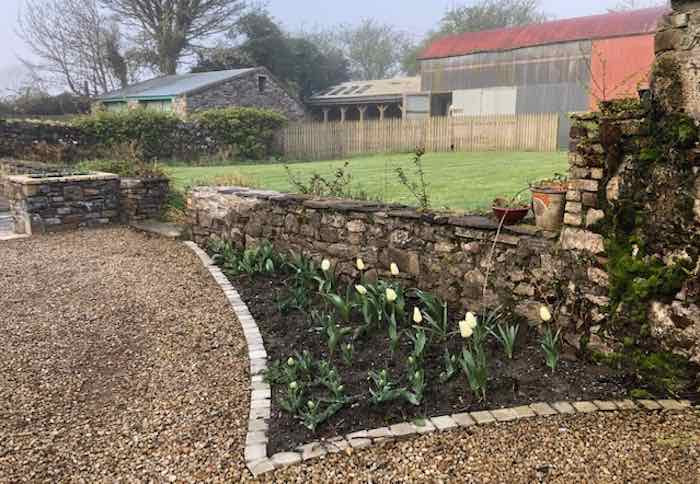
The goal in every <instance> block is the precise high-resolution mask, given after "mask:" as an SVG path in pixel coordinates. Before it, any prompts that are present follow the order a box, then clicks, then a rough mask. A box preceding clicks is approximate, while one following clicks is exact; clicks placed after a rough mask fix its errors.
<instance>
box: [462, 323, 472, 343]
mask: <svg viewBox="0 0 700 484" xmlns="http://www.w3.org/2000/svg"><path fill="white" fill-rule="evenodd" d="M459 332H460V334H461V335H462V338H464V339H467V338H470V337H471V335H472V334H474V329H473V328H472V327H471V326H470V325H469V322H468V321H460V322H459Z"/></svg>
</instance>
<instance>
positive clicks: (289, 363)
mask: <svg viewBox="0 0 700 484" xmlns="http://www.w3.org/2000/svg"><path fill="white" fill-rule="evenodd" d="M294 363H295V361H294V358H292V357H291V356H290V357H289V359H288V360H287V365H289V366H294Z"/></svg>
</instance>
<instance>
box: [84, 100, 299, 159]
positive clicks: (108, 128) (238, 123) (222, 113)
mask: <svg viewBox="0 0 700 484" xmlns="http://www.w3.org/2000/svg"><path fill="white" fill-rule="evenodd" d="M285 123H286V118H285V117H284V116H282V115H280V114H278V113H277V112H275V111H271V110H265V109H256V108H226V109H214V110H210V111H203V112H201V113H197V114H195V115H193V116H192V117H191V119H190V120H188V121H182V120H181V119H180V118H178V117H177V116H175V115H174V114H170V113H163V112H158V111H149V110H146V109H134V110H129V111H123V112H100V113H97V114H95V115H92V116H84V117H81V118H78V119H77V120H75V121H73V123H72V124H73V125H74V126H75V127H77V128H80V129H81V130H82V131H83V132H84V133H85V135H86V136H87V137H89V138H91V139H92V140H94V142H96V143H98V144H101V145H104V146H106V147H110V146H116V145H132V146H133V147H134V148H136V149H138V151H140V153H141V155H142V157H143V158H144V160H146V161H151V160H157V159H161V160H162V159H172V158H175V157H180V158H187V157H198V156H201V155H203V154H204V155H214V154H216V153H217V152H219V151H223V150H226V149H228V150H231V151H233V152H234V153H235V154H236V156H237V157H238V158H240V159H246V160H260V159H265V158H268V157H269V156H270V155H271V154H272V153H273V145H274V139H275V133H276V131H277V130H279V129H280V128H281V127H283V126H284V125H285Z"/></svg>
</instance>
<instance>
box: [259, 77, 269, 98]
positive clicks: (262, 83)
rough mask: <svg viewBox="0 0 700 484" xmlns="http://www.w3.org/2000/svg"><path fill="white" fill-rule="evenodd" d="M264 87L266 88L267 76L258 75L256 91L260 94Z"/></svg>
mask: <svg viewBox="0 0 700 484" xmlns="http://www.w3.org/2000/svg"><path fill="white" fill-rule="evenodd" d="M265 89H267V76H258V92H259V93H260V94H262V93H264V92H265Z"/></svg>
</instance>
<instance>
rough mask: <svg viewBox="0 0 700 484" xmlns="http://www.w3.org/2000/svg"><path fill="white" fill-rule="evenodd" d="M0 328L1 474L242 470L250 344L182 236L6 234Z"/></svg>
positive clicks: (104, 477)
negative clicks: (24, 236)
mask: <svg viewBox="0 0 700 484" xmlns="http://www.w3.org/2000/svg"><path fill="white" fill-rule="evenodd" d="M0 334H2V339H3V343H2V351H1V352H0V368H3V369H4V370H3V371H0V414H1V416H0V482H20V481H33V482H40V481H45V482H67V481H70V482H110V481H111V482H114V481H123V482H135V481H152V482H162V481H165V480H168V479H170V478H174V479H176V480H178V481H201V480H204V479H208V478H209V476H211V479H213V480H220V481H227V482H239V481H240V480H241V479H243V478H244V476H248V475H249V472H248V470H247V469H246V466H245V460H244V459H245V458H244V449H245V438H246V433H247V431H248V408H249V403H250V390H249V386H250V378H249V375H248V357H247V354H248V351H247V348H246V344H245V340H244V338H243V333H242V330H241V327H240V325H239V324H238V321H237V320H236V317H235V315H234V313H233V312H232V311H231V306H230V304H229V302H228V300H227V299H226V297H225V295H224V293H223V292H222V291H221V289H220V288H219V286H218V285H217V284H216V283H215V281H214V279H213V278H212V277H211V275H210V274H209V271H208V270H207V269H206V268H205V267H204V266H203V265H202V262H201V261H200V260H199V258H198V256H197V255H195V254H194V253H193V252H192V251H191V250H190V249H189V248H188V247H186V246H185V245H184V244H183V243H181V242H176V241H172V240H166V239H162V238H155V237H152V236H149V235H146V234H143V233H137V232H134V231H132V230H130V229H127V228H121V227H119V228H107V229H99V230H82V231H76V232H70V233H62V234H55V235H47V236H37V237H32V238H29V239H23V240H17V241H11V242H2V243H0ZM10 368H11V369H12V370H11V371H8V369H10Z"/></svg>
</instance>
